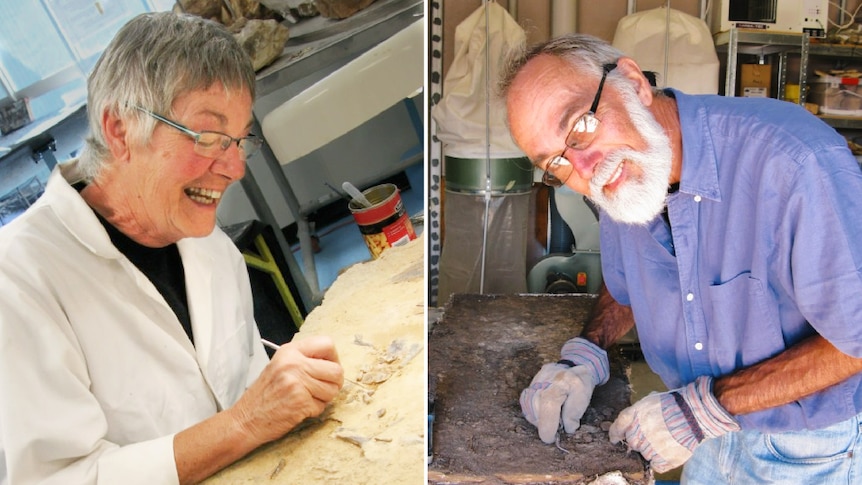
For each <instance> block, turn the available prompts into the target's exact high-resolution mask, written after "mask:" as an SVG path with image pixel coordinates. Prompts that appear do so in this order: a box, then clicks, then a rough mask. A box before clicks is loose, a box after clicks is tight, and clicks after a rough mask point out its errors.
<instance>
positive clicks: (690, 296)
mask: <svg viewBox="0 0 862 485" xmlns="http://www.w3.org/2000/svg"><path fill="white" fill-rule="evenodd" d="M685 299H686V301H691V300H694V293H689V294H687V295H685Z"/></svg>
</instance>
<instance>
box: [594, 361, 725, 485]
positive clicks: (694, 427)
mask: <svg viewBox="0 0 862 485" xmlns="http://www.w3.org/2000/svg"><path fill="white" fill-rule="evenodd" d="M731 431H739V424H738V423H737V422H736V419H734V418H733V416H731V415H730V413H728V412H727V411H726V410H725V409H724V408H723V407H721V404H719V402H718V399H716V397H715V395H713V394H712V377H708V376H701V377H698V378H697V379H696V380H695V381H694V382H692V383H690V384H688V385H687V386H685V387H681V388H679V389H675V390H673V391H668V392H663V393H652V394H650V395H649V396H647V397H645V398H643V399H641V400H640V401H638V402H636V403H635V404H634V405H632V406H629V407H627V408H626V409H623V410H622V412H621V413H620V415H619V416H618V417H617V419H616V421H614V423H613V424H612V425H611V428H610V432H609V434H610V439H611V443H619V442H621V441H625V442H626V444H627V445H628V447H629V449H630V450H635V451H638V452H640V454H641V455H643V457H644V458H646V459H647V460H648V461H649V462H650V465H651V466H652V468H653V470H655V471H657V472H658V473H663V472H666V471H668V470H673V469H674V468H676V467H678V466H681V465H683V464H684V463H685V462H686V461H688V459H689V458H691V454H692V452H694V449H695V448H697V446H698V445H699V444H700V443H701V442H703V440H706V439H710V438H717V437H719V436H721V435H723V434H725V433H729V432H731Z"/></svg>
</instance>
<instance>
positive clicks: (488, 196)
mask: <svg viewBox="0 0 862 485" xmlns="http://www.w3.org/2000/svg"><path fill="white" fill-rule="evenodd" d="M482 6H483V7H484V8H485V216H484V217H483V220H482V265H481V268H480V272H479V294H480V295H481V294H484V293H485V261H486V260H487V253H488V213H489V212H490V210H491V100H490V96H491V52H490V44H489V33H490V28H489V26H488V18H489V14H488V0H482Z"/></svg>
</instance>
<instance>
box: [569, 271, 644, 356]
mask: <svg viewBox="0 0 862 485" xmlns="http://www.w3.org/2000/svg"><path fill="white" fill-rule="evenodd" d="M634 325H635V319H634V315H633V314H632V309H631V307H628V306H625V305H620V304H619V303H617V301H616V300H614V299H613V297H612V296H611V294H610V293H609V292H608V289H607V288H606V287H605V285H602V288H601V289H600V290H599V299H598V301H597V302H596V305H595V306H594V307H593V315H592V318H590V320H589V322H587V324H586V325H585V326H584V330H583V331H582V332H581V337H583V338H585V339H587V340H589V341H590V342H592V343H594V344H596V345H598V346H599V347H601V348H603V349H607V348H608V347H610V346H611V345H613V344H614V342H616V341H617V340H619V339H620V338H621V337H622V336H623V335H625V334H626V332H628V331H629V330H631V329H632V328H633V327H634Z"/></svg>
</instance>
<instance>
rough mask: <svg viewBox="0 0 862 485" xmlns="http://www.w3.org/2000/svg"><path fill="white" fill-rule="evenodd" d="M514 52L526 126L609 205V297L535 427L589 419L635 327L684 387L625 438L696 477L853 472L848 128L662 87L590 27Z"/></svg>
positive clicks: (647, 410) (549, 391)
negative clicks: (614, 350) (619, 343)
mask: <svg viewBox="0 0 862 485" xmlns="http://www.w3.org/2000/svg"><path fill="white" fill-rule="evenodd" d="M510 67H511V68H510V70H509V71H508V72H507V73H506V75H505V76H504V79H503V80H502V81H501V90H502V93H503V95H504V96H505V99H506V102H507V107H508V117H509V124H510V128H511V133H512V135H513V137H514V139H515V140H516V142H517V143H518V144H519V146H520V147H521V148H522V149H523V150H524V152H525V153H526V154H527V155H528V156H529V157H530V158H531V159H532V160H533V161H534V163H535V165H536V166H537V167H539V168H540V169H542V170H544V181H545V182H546V183H547V184H549V185H556V186H559V185H562V184H565V185H567V186H569V187H570V188H572V189H574V190H576V191H578V192H580V193H582V194H584V195H586V196H588V197H589V198H590V199H592V201H593V202H595V204H596V205H597V206H598V207H599V208H600V210H601V219H600V220H601V222H600V225H601V249H602V266H603V268H602V269H603V276H604V280H605V283H606V286H607V292H603V294H602V295H600V298H599V302H598V304H597V311H596V317H595V319H594V320H593V321H592V322H590V323H589V324H588V325H587V326H586V328H585V329H584V331H583V333H582V334H581V336H580V337H576V338H573V339H572V340H570V341H569V342H567V343H566V345H565V346H564V347H563V349H562V352H561V354H562V355H561V359H560V361H559V362H557V363H549V364H546V365H544V366H543V367H542V369H541V370H540V371H539V372H538V373H537V375H536V377H535V378H534V380H533V382H532V383H531V385H530V387H529V388H527V389H525V390H524V392H523V393H522V395H521V405H522V409H523V411H524V413H525V416H526V418H527V419H528V420H529V421H530V422H531V423H533V424H535V425H536V426H537V427H538V431H539V435H540V437H541V438H542V439H543V440H544V441H546V442H553V440H554V436H555V434H556V432H557V429H558V426H560V423H562V426H563V427H564V428H565V430H566V431H568V432H573V431H574V430H575V429H577V427H578V425H579V420H580V418H581V416H582V414H583V412H584V410H585V409H586V407H587V406H588V404H589V399H590V395H591V393H592V390H593V388H594V387H595V386H596V385H601V384H602V383H604V382H605V381H606V380H607V378H608V364H607V356H606V354H605V349H606V348H607V347H609V346H610V345H611V344H613V343H614V341H616V340H617V339H618V338H619V337H620V336H622V335H623V334H625V333H626V331H627V330H629V329H630V328H631V326H632V325H634V324H635V322H636V324H637V330H638V335H639V337H640V343H641V347H642V350H643V353H644V355H645V357H646V360H647V362H648V363H649V365H650V367H651V368H652V369H653V370H654V371H655V372H656V373H658V374H659V375H660V376H661V378H662V379H663V381H664V382H665V384H667V386H668V388H669V389H672V390H671V391H669V392H666V393H662V394H653V395H651V396H648V397H645V398H643V399H642V400H640V401H638V402H636V403H635V404H634V405H633V406H631V407H630V408H628V409H625V410H623V411H622V412H621V413H620V415H619V417H618V418H617V419H616V421H615V422H614V423H613V426H612V427H611V429H610V437H611V440H613V441H615V442H616V441H625V442H626V444H627V445H628V447H629V448H631V449H634V450H637V451H639V452H641V453H642V454H643V456H644V457H645V458H646V459H648V460H650V462H651V463H652V466H653V468H654V469H655V470H658V471H666V470H668V469H671V468H674V467H677V466H679V465H682V464H684V463H686V462H687V464H686V466H685V469H684V471H683V482H685V483H704V484H715V483H852V482H853V481H854V480H858V477H860V476H862V460H860V459H859V456H860V452H862V448H860V446H862V435H860V426H862V421H860V415H859V414H860V412H862V375H860V374H859V371H860V370H862V359H860V357H862V325H859V323H860V322H862V298H860V297H859V295H860V294H862V173H860V170H859V166H858V165H857V163H856V160H855V159H854V158H853V156H852V155H851V154H850V151H849V150H848V149H847V146H846V142H845V141H844V139H843V138H842V137H841V136H840V135H838V134H837V133H836V132H835V131H834V130H833V129H831V128H830V127H829V126H827V125H825V124H824V123H822V122H821V121H819V120H817V119H816V118H815V117H814V116H812V115H810V114H809V113H807V112H806V111H804V110H803V109H801V108H800V107H799V106H795V105H793V104H790V103H786V102H781V101H777V100H770V99H740V98H726V97H720V96H688V95H686V94H684V93H681V92H679V91H676V90H673V89H665V90H654V89H653V88H651V87H650V85H649V83H648V82H647V80H646V78H645V77H644V75H643V73H642V72H641V69H640V68H639V67H638V65H637V64H636V63H635V61H633V60H632V59H630V58H627V57H625V56H624V55H623V54H622V53H621V52H619V51H617V50H616V49H613V48H612V47H610V46H609V45H607V44H606V43H604V42H603V41H601V40H598V39H595V38H592V37H589V36H584V35H570V36H566V37H562V38H559V39H555V40H552V41H550V42H547V43H545V44H543V45H539V46H537V47H535V48H533V49H531V50H529V51H527V52H525V53H524V54H523V55H522V56H520V57H519V58H518V59H515V60H514V61H513V62H512V63H511V66H510ZM632 316H633V318H632ZM854 477H856V478H854Z"/></svg>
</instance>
